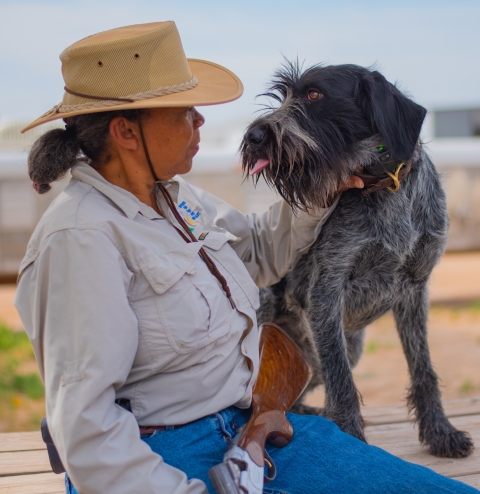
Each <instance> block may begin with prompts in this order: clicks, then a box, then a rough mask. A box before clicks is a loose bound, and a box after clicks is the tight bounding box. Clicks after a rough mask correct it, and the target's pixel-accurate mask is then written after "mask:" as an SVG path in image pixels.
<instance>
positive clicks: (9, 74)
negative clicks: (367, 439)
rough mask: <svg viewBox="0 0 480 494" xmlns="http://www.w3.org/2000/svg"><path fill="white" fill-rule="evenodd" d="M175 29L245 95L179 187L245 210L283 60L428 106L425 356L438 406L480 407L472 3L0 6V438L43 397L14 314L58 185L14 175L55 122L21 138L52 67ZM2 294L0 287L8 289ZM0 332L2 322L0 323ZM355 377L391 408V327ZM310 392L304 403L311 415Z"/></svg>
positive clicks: (80, 1) (261, 192)
mask: <svg viewBox="0 0 480 494" xmlns="http://www.w3.org/2000/svg"><path fill="white" fill-rule="evenodd" d="M170 19H172V20H175V22H176V23H177V26H178V29H179V31H180V34H181V37H182V41H183V45H184V49H185V52H186V54H187V56H188V57H192V58H202V59H207V60H212V61H214V62H217V63H220V64H223V65H225V66H226V67H228V68H229V69H231V70H233V71H234V72H235V73H237V74H238V75H239V76H240V78H241V79H242V81H243V82H244V85H245V94H244V96H243V97H242V98H241V99H240V100H238V101H236V102H233V103H229V104H226V105H220V106H216V107H205V108H200V111H201V112H202V113H203V114H204V115H205V116H206V121H207V123H206V125H205V126H204V127H203V128H202V130H201V136H202V142H201V145H200V152H199V154H198V155H197V156H196V157H195V160H194V167H193V170H192V172H190V173H189V174H188V175H187V176H185V178H186V179H187V180H188V181H189V182H190V183H192V184H194V185H197V186H199V187H201V188H203V189H205V190H207V191H209V192H211V193H213V194H215V195H217V196H219V197H221V198H222V199H224V200H226V201H228V202H229V203H231V204H232V205H233V206H235V207H237V208H238V209H240V210H242V211H244V212H246V213H251V212H256V213H260V212H262V211H265V210H266V209H267V208H268V207H269V205H270V204H271V203H272V202H273V201H275V200H277V199H278V198H277V196H276V194H275V193H274V192H273V191H272V190H270V189H269V188H268V187H267V186H266V185H265V183H264V182H263V180H260V182H259V183H258V185H257V187H254V186H253V184H252V183H251V181H248V180H247V181H244V178H243V175H242V172H241V169H240V165H239V157H238V154H237V149H238V146H239V143H240V139H241V137H242V133H243V130H244V129H245V127H246V126H247V125H248V123H249V122H250V121H251V120H252V119H253V118H255V111H256V110H257V109H258V106H257V105H256V103H257V102H258V103H261V102H262V100H261V99H259V100H258V101H257V100H255V96H256V95H257V94H259V93H262V92H263V91H264V90H265V87H266V84H267V83H268V80H269V79H270V78H271V76H272V74H273V72H274V70H275V69H276V68H278V67H279V66H280V65H281V64H282V62H283V57H286V58H287V59H295V58H297V57H298V59H299V60H305V66H306V67H307V66H309V65H312V64H315V63H319V62H323V63H326V64H339V63H355V64H359V65H363V66H372V65H375V67H376V68H377V69H378V70H379V71H381V72H382V73H383V74H384V75H385V76H386V77H387V79H388V80H390V81H391V82H397V83H398V85H399V87H400V88H401V89H402V90H405V91H407V92H409V94H410V95H412V97H413V98H414V99H415V100H416V101H417V102H418V103H420V104H422V105H423V106H425V107H427V108H428V109H429V115H428V117H427V120H426V122H425V125H424V128H423V133H422V140H423V142H424V143H425V145H426V146H427V149H428V152H429V154H430V156H431V157H432V159H433V162H434V163H435V164H436V166H437V168H438V170H439V171H440V173H441V174H442V180H443V184H444V187H445V190H446V193H447V200H448V211H449V216H450V232H449V238H448V251H449V253H448V254H447V255H446V256H445V257H444V259H443V260H442V262H441V264H440V266H439V267H438V268H437V269H436V270H435V272H434V275H433V280H432V284H431V295H432V301H433V303H434V307H433V308H432V311H431V318H430V346H431V348H432V355H433V360H434V363H435V366H436V369H437V371H438V372H439V374H440V376H441V377H442V379H443V383H444V397H446V398H457V397H464V396H474V395H480V377H479V376H480V372H479V370H480V63H479V62H478V55H477V54H476V48H475V47H476V46H480V30H479V29H478V23H479V20H480V3H479V2H478V0H458V1H457V2H451V1H449V0H436V1H434V0H403V1H402V2H399V1H387V2H385V1H380V0H364V1H362V2H359V1H355V0H338V1H337V2H327V1H326V0H316V1H313V0H299V1H297V2H291V1H288V0H276V1H273V0H264V1H262V2H258V1H254V0H243V1H242V2H236V3H233V2H220V1H219V0H204V1H203V2H201V3H199V2H194V1H193V0H185V1H183V2H171V1H170V2H166V1H163V0H137V1H136V2H135V3H134V5H133V4H132V3H131V2H129V1H127V0H116V1H115V2H110V1H107V0H76V1H75V2H72V1H68V0H67V1H65V0H15V2H13V1H12V0H10V1H8V0H0V67H1V74H0V283H3V284H0V432H1V431H7V430H9V431H11V430H30V429H35V428H36V427H37V426H38V423H39V419H40V418H41V417H42V416H43V413H44V402H43V397H42V396H43V394H42V384H41V382H40V380H39V378H38V374H37V371H36V366H35V361H34V357H33V353H32V351H31V348H30V347H29V343H28V341H27V339H26V337H25V334H24V333H23V332H22V331H21V329H22V326H21V321H20V320H19V319H18V315H17V314H16V312H15V309H14V307H13V304H12V300H13V296H14V293H15V285H14V283H15V279H16V273H17V270H18V266H19V263H20V261H21V259H22V257H23V254H24V252H25V248H26V245H27V243H28V239H29V237H30V235H31V233H32V231H33V229H34V227H35V225H36V223H37V222H38V220H39V218H40V217H41V215H42V214H43V212H44V211H45V210H46V208H47V207H48V205H49V204H50V202H51V201H52V200H53V199H54V198H55V197H56V196H57V195H58V193H59V192H60V191H61V190H62V189H63V187H64V186H65V185H66V183H67V181H68V177H66V178H65V179H64V180H62V181H60V182H58V183H56V184H55V186H54V187H53V189H52V191H51V192H50V193H48V194H46V195H43V196H40V195H38V194H36V193H35V192H34V191H33V189H32V186H31V182H30V181H29V179H28V176H27V155H28V149H29V148H30V146H31V145H32V143H33V142H34V140H35V139H36V138H37V137H38V136H39V135H40V134H41V133H43V132H45V131H47V130H49V129H50V128H53V127H55V126H58V125H61V121H60V122H57V123H52V124H49V125H46V126H43V127H40V128H36V129H33V130H31V131H29V132H27V133H26V134H20V129H21V128H22V127H23V126H24V125H25V124H26V123H28V122H29V121H31V120H33V119H34V118H36V117H37V116H38V115H40V114H42V113H44V112H45V111H46V110H48V109H49V108H51V107H53V106H54V105H55V104H57V103H58V102H59V101H60V99H61V97H62V94H63V90H62V89H63V80H62V77H61V71H60V62H59V60H58V55H59V54H60V52H61V51H62V50H63V49H64V48H66V47H67V46H68V45H70V44H71V43H73V42H75V41H77V40H79V39H81V38H83V37H85V36H88V35H90V34H93V33H95V32H99V31H102V30H105V29H110V28H114V27H118V26H122V25H128V24H135V23H142V22H152V21H158V20H170ZM8 282H9V283H11V284H6V283H8ZM2 322H3V323H4V324H3V325H2V324H1V323H2ZM355 379H356V382H357V385H358V386H359V389H360V391H361V392H362V394H363V396H364V401H365V403H366V404H367V405H383V404H385V405H386V404H393V403H398V402H401V401H402V400H403V399H404V396H405V387H406V385H407V383H408V374H407V367H406V363H405V359H404V357H403V353H402V350H401V347H400V344H399V341H398V338H397V336H396V334H395V329H394V323H393V320H392V319H391V317H390V316H389V315H387V316H385V317H384V318H382V319H380V320H379V321H377V322H376V323H375V324H373V325H372V327H370V328H369V330H368V331H367V341H366V346H365V354H364V356H363V358H362V360H361V362H360V364H359V366H358V367H357V368H356V369H355ZM321 400H322V394H321V392H319V393H317V394H314V395H312V396H311V403H312V404H317V405H318V404H321Z"/></svg>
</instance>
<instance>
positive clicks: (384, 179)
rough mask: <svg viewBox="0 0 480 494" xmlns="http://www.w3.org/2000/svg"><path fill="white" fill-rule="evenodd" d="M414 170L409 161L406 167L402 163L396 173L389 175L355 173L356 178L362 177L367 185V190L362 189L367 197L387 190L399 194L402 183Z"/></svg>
mask: <svg viewBox="0 0 480 494" xmlns="http://www.w3.org/2000/svg"><path fill="white" fill-rule="evenodd" d="M411 169H412V162H411V161H409V162H408V163H407V164H406V165H405V164H404V163H402V164H401V165H400V166H399V167H398V168H397V170H396V172H395V173H388V174H385V175H380V176H379V177H376V176H375V175H370V174H368V173H354V175H355V176H357V177H360V178H361V179H362V180H363V183H364V184H365V188H364V189H362V194H363V195H364V196H367V195H369V194H371V193H372V192H377V190H382V189H387V190H389V191H390V192H397V190H399V189H400V182H401V181H402V180H404V179H405V177H406V176H407V175H408V174H409V173H410V171H411Z"/></svg>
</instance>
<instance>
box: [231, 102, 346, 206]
mask: <svg viewBox="0 0 480 494" xmlns="http://www.w3.org/2000/svg"><path fill="white" fill-rule="evenodd" d="M260 118H261V119H262V118H264V117H260ZM267 118H268V129H269V130H268V132H269V138H268V140H267V142H266V143H265V144H264V145H262V148H261V150H258V151H256V150H252V149H251V148H250V147H249V146H248V144H247V143H246V141H245V140H244V141H243V142H242V144H241V147H240V152H241V154H242V166H243V170H244V172H245V174H248V172H249V171H250V170H252V169H253V168H254V166H255V163H256V162H257V160H258V159H266V160H268V161H269V164H268V166H267V167H266V168H264V169H263V170H262V171H261V172H259V173H258V175H257V177H256V180H257V181H258V179H259V178H260V176H263V177H264V178H265V180H266V182H267V184H268V185H269V186H271V187H273V188H275V189H276V190H277V191H278V193H279V194H280V195H281V196H282V197H283V198H284V199H285V200H286V201H287V202H288V203H289V204H290V205H291V206H292V207H294V208H299V209H302V210H305V209H307V208H311V207H313V206H314V205H322V204H326V202H327V200H328V196H329V191H331V190H332V189H334V187H335V184H337V185H338V178H337V177H332V176H331V174H329V175H327V176H325V177H324V178H322V179H321V177H320V176H319V174H318V173H314V170H315V168H316V167H317V166H318V162H319V158H321V157H322V155H323V150H322V148H321V147H320V146H319V145H318V144H317V143H316V142H315V140H314V139H313V138H312V136H311V135H310V134H309V132H308V131H306V130H305V129H303V128H302V127H301V126H300V125H299V123H298V122H299V120H301V119H306V118H307V117H306V115H305V112H304V109H303V107H302V105H301V104H300V103H299V102H298V101H295V99H294V98H292V97H291V96H290V95H289V96H287V97H286V98H285V100H284V101H283V103H282V105H281V106H280V107H279V108H277V109H275V110H274V111H272V112H271V113H269V114H268V116H267ZM257 122H258V121H257ZM254 124H255V123H254Z"/></svg>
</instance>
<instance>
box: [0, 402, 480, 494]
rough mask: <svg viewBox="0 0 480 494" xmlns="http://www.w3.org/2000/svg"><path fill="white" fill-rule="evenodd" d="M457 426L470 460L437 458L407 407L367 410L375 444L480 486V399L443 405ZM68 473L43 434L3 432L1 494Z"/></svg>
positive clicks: (43, 493)
mask: <svg viewBox="0 0 480 494" xmlns="http://www.w3.org/2000/svg"><path fill="white" fill-rule="evenodd" d="M444 408H445V411H446V412H447V415H448V416H449V417H450V418H451V421H452V423H453V425H454V426H455V427H457V428H458V429H460V430H466V431H468V432H469V433H470V434H471V436H472V439H473V440H474V442H475V444H476V445H477V449H476V450H475V451H474V452H473V454H472V455H471V456H469V457H468V458H462V459H452V458H436V457H434V456H431V455H430V454H429V453H428V449H427V448H425V447H423V446H421V445H420V443H419V442H418V430H417V429H416V427H415V425H414V424H413V423H412V422H411V421H409V420H408V419H407V409H406V407H405V406H390V407H372V408H364V409H363V411H362V413H363V416H364V417H365V419H366V421H367V423H368V424H369V425H368V426H367V427H366V434H367V438H368V441H369V443H370V444H373V445H375V446H379V447H380V448H383V449H385V450H386V451H388V452H389V453H391V454H394V455H396V456H399V457H401V458H403V459H404V460H406V461H410V462H412V463H417V464H419V465H423V466H426V467H429V468H431V469H432V470H435V471H436V472H438V473H440V474H442V475H446V476H448V477H451V478H454V479H455V480H459V481H460V482H464V483H466V484H468V485H471V486H472V487H475V488H477V489H480V397H478V398H467V399H464V400H452V401H448V402H445V403H444ZM63 479H64V477H63V475H55V474H54V473H53V472H51V469H50V463H49V461H48V455H47V451H46V449H45V445H44V443H43V441H42V439H41V436H40V432H15V433H4V434H0V493H2V494H60V493H62V494H63V493H64V492H65V487H64V480H63Z"/></svg>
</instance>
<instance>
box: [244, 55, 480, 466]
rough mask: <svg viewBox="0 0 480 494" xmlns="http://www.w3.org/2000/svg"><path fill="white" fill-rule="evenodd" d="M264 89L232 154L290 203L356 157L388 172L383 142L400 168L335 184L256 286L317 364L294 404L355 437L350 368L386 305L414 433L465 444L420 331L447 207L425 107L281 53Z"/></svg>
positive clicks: (355, 398)
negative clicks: (322, 211)
mask: <svg viewBox="0 0 480 494" xmlns="http://www.w3.org/2000/svg"><path fill="white" fill-rule="evenodd" d="M266 95H267V96H270V97H272V98H274V99H276V100H277V102H278V103H279V104H278V106H277V107H276V108H270V109H269V111H267V112H266V113H265V114H263V115H262V116H260V117H259V118H258V119H257V120H255V121H254V122H253V123H252V124H251V125H250V126H249V127H248V129H247V130H246V132H245V135H244V139H243V142H242V145H241V152H242V159H243V166H244V170H245V171H246V172H250V174H256V173H259V174H261V175H263V176H264V178H265V179H266V181H267V182H268V183H269V184H271V185H272V186H274V187H275V188H276V189H277V191H278V192H279V193H280V194H281V195H282V197H284V198H285V199H286V200H287V201H288V202H289V203H290V204H291V205H292V206H294V207H296V208H306V207H313V208H315V207H322V206H326V205H327V204H329V203H331V202H332V200H333V199H334V196H335V191H336V190H337V188H338V186H339V183H340V182H341V181H343V180H345V179H347V178H348V177H349V176H350V175H351V174H353V173H355V172H356V171H358V169H359V167H361V168H362V169H363V170H373V171H372V172H371V174H373V175H382V174H383V175H382V176H383V177H387V178H388V175H386V174H385V173H384V172H385V171H389V170H388V169H386V168H385V166H384V164H383V161H382V160H384V159H385V153H387V155H386V156H387V158H389V159H388V160H387V161H388V162H389V164H390V165H392V164H393V165H394V167H396V171H397V175H398V166H397V165H400V164H401V163H403V166H404V168H405V169H409V171H410V173H408V171H407V175H406V177H404V180H403V181H402V182H401V183H400V189H399V190H398V191H397V192H392V191H391V190H387V189H385V188H383V189H382V190H378V191H375V192H373V193H371V194H368V195H365V194H364V193H362V191H361V190H358V189H351V190H349V191H347V192H344V193H343V194H342V195H341V197H340V198H339V201H338V204H337V206H336V208H335V209H334V211H333V213H332V214H331V216H330V217H329V219H328V220H327V222H326V224H325V225H324V226H323V229H322V232H321V234H320V236H319V238H318V239H317V241H316V242H315V244H314V245H313V246H312V247H311V249H310V250H309V252H308V253H307V254H305V255H304V256H303V257H302V258H301V259H300V260H299V262H298V263H297V264H296V265H295V266H294V268H293V269H292V271H291V272H290V273H288V274H287V275H286V276H285V277H284V278H283V279H282V280H281V281H280V282H279V283H277V284H276V285H274V286H272V287H270V288H267V289H264V290H262V293H261V297H262V306H261V308H260V310H259V314H258V315H259V322H262V321H267V320H270V321H273V322H276V323H278V324H280V325H281V326H282V327H283V328H285V329H286V330H287V331H288V332H289V333H290V334H291V335H292V336H293V337H294V338H295V339H296V341H297V342H298V343H299V344H300V345H301V346H302V347H303V349H304V350H305V352H306V353H307V354H308V355H309V356H310V358H311V360H312V363H313V364H314V367H315V370H316V371H315V376H314V379H313V380H312V383H311V385H310V386H309V389H308V390H307V391H309V390H311V389H313V388H314V387H316V386H318V385H319V384H321V383H324V384H325V393H326V398H325V407H324V409H316V410H315V409H312V408H311V407H306V406H305V405H302V404H301V402H300V403H298V404H297V406H296V409H297V411H300V412H302V411H303V413H312V412H314V413H315V412H316V413H322V414H323V415H324V416H326V417H327V418H330V419H332V420H333V421H335V422H336V423H337V424H338V425H339V426H340V428H341V429H342V430H344V431H345V432H347V433H349V434H351V435H353V436H356V437H357V438H359V439H362V440H365V436H364V431H363V420H362V417H361V414H360V396H359V393H358V391H357V389H356V387H355V383H354V381H353V378H352V371H351V369H352V367H354V366H355V365H356V364H357V362H358V360H359V358H360V356H361V353H362V349H363V339H364V333H365V327H366V326H367V325H368V324H370V323H372V322H373V321H374V320H375V319H377V318H379V317H380V316H381V315H383V314H385V313H386V312H387V311H389V310H393V314H394V317H395V321H396V326H397V330H398V333H399V335H400V339H401V342H402V345H403V349H404V352H405V355H406V358H407V362H408V368H409V372H410V378H411V387H410V390H409V394H408V404H409V406H410V407H411V409H413V410H414V411H415V415H416V420H417V423H418V427H419V437H420V441H422V443H424V444H426V445H428V446H429V447H430V451H431V453H432V454H434V455H438V456H448V457H462V456H467V455H468V454H470V453H471V452H472V450H473V443H472V441H471V439H470V438H469V436H468V434H466V433H464V432H462V431H458V430H456V429H455V428H454V427H453V426H452V425H451V424H450V422H449V421H448V419H447V417H446V416H445V413H444V411H443V408H442V403H441V397H440V390H439V385H438V378H437V375H436V374H435V371H434V370H433V367H432V363H431V360H430V354H429V349H428V343H427V316H428V306H429V299H428V289H427V283H428V279H429V276H430V273H431V272H432V269H433V267H434V266H435V264H436V263H437V262H438V260H439V259H440V256H441V255H442V253H443V251H444V248H445V241H446V235H447V215H446V204H445V195H444V192H443V190H442V187H441V185H440V180H439V177H438V174H437V172H436V170H435V168H434V166H433V164H432V162H431V161H430V159H429V158H428V156H427V154H426V153H425V151H424V150H423V148H422V145H421V144H420V143H419V134H420V129H421V126H422V123H423V120H424V118H425V114H426V110H425V109H424V108H422V107H421V106H419V105H417V104H416V103H414V102H413V101H412V100H410V99H408V98H407V97H406V96H405V95H404V94H402V93H401V92H400V91H399V90H398V89H397V88H396V87H395V86H394V85H392V84H390V83H389V82H388V81H387V80H386V79H385V78H384V77H383V76H382V75H381V74H380V73H379V72H376V71H370V70H368V69H365V68H362V67H359V66H355V65H339V66H314V67H312V68H310V69H308V70H306V71H304V72H302V70H301V68H299V66H298V64H286V66H285V67H284V68H283V69H281V70H280V71H278V72H277V73H276V75H275V78H274V80H273V84H272V86H271V90H270V91H269V92H268V93H266ZM382 167H384V168H385V170H382ZM400 168H401V167H400ZM379 170H380V171H379ZM390 172H391V173H393V174H394V172H395V170H394V169H393V168H392V169H390ZM258 176H260V175H258ZM380 178H382V177H380ZM393 188H395V187H393ZM363 192H365V191H363Z"/></svg>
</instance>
